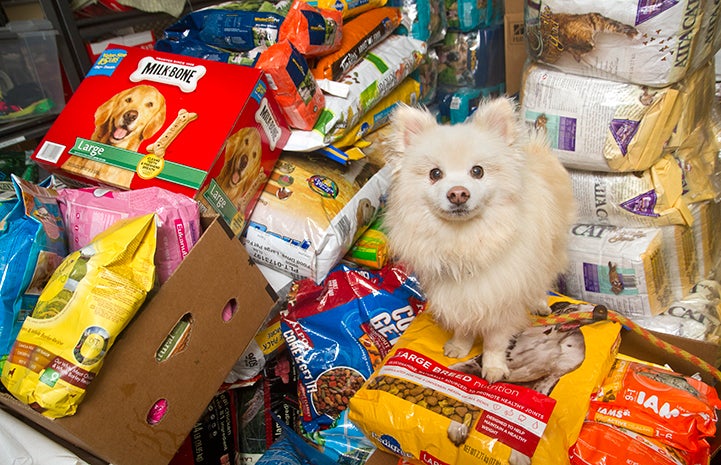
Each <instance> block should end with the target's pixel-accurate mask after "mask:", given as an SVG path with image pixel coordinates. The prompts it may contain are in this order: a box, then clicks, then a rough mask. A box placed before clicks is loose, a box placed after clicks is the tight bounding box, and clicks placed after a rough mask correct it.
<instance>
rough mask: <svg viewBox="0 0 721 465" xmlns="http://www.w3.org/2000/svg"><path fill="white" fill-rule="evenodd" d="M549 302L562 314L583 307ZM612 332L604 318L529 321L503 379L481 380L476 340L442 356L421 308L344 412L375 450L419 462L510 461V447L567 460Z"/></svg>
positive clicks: (612, 346)
mask: <svg viewBox="0 0 721 465" xmlns="http://www.w3.org/2000/svg"><path fill="white" fill-rule="evenodd" d="M550 299H551V302H549V303H556V302H557V301H559V302H562V303H563V304H564V305H565V306H566V308H565V310H564V311H566V312H567V311H569V308H572V307H578V310H584V309H585V310H589V308H584V307H591V306H590V304H585V303H582V302H578V301H574V300H571V299H568V298H566V297H556V296H554V297H551V298H550ZM619 331H620V325H618V324H617V323H613V322H611V321H600V322H592V321H580V320H579V321H575V322H571V323H565V324H557V325H550V326H532V327H530V328H529V329H527V330H526V331H524V332H522V333H521V334H519V335H517V336H516V338H515V340H514V341H513V342H512V344H510V345H509V352H508V356H507V361H508V363H509V367H510V370H511V375H510V380H509V381H508V382H497V383H493V384H489V383H488V382H487V381H485V380H484V379H483V378H481V377H480V374H479V373H480V364H479V362H480V357H479V355H480V354H481V353H482V348H481V345H480V344H477V345H476V346H474V348H473V349H472V351H471V353H470V355H469V356H468V358H465V359H461V360H459V359H451V358H448V357H446V356H445V355H443V345H444V344H445V342H446V341H447V340H448V339H449V338H450V333H448V332H446V331H444V330H443V329H441V328H440V327H439V326H438V325H437V324H436V323H435V321H434V320H433V318H432V315H431V314H430V313H428V312H424V313H421V314H420V315H419V316H417V317H416V318H415V319H414V320H413V322H412V323H411V324H410V326H409V327H408V328H407V329H406V331H405V332H404V333H403V336H401V338H400V339H399V340H398V342H397V343H396V344H395V345H394V346H393V349H392V350H391V352H390V353H389V354H388V356H387V357H386V358H385V359H384V361H383V364H382V365H381V367H380V368H379V369H377V370H376V371H375V372H374V373H373V375H372V376H371V377H370V378H369V379H368V381H367V382H366V383H365V384H364V385H363V387H361V388H360V389H359V390H358V391H357V392H356V394H355V395H354V396H353V397H352V398H351V399H350V404H349V418H350V420H351V421H352V422H353V423H355V424H356V425H357V426H358V427H359V428H360V430H361V431H363V433H364V434H365V435H366V437H368V438H369V439H370V440H371V441H373V442H374V443H375V444H376V446H378V447H379V448H380V449H381V450H384V451H387V452H390V453H394V454H396V455H399V456H403V457H412V458H414V459H416V460H419V461H421V462H423V463H445V464H449V465H466V464H468V465H470V464H478V463H495V464H507V463H509V461H511V460H512V462H511V463H519V462H517V461H516V460H518V459H521V460H522V458H521V457H518V455H519V454H520V455H525V456H527V457H532V458H533V461H534V463H543V464H551V463H552V464H559V465H560V464H568V463H569V459H568V449H569V447H571V445H573V443H574V442H575V440H576V438H577V437H578V433H579V431H580V429H581V425H582V423H583V419H584V416H585V412H586V411H587V409H588V404H589V397H590V395H591V393H592V392H593V391H594V389H595V388H596V387H597V386H598V385H599V384H600V382H601V381H602V379H603V377H604V376H605V375H606V373H607V372H608V369H609V367H610V366H611V363H612V362H613V357H614V355H615V353H616V351H617V343H618V340H619V339H618V337H619ZM514 380H515V381H514ZM379 406H380V407H379Z"/></svg>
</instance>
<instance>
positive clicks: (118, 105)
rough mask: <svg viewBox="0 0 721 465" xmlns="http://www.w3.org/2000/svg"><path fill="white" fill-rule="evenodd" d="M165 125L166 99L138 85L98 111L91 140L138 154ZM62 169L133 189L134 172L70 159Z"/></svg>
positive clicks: (148, 88) (149, 87)
mask: <svg viewBox="0 0 721 465" xmlns="http://www.w3.org/2000/svg"><path fill="white" fill-rule="evenodd" d="M164 123H165V97H164V96H163V94H162V93H160V91H158V90H157V89H156V88H155V87H153V86H150V85H145V84H141V85H137V86H134V87H131V88H129V89H125V90H123V91H121V92H118V93H116V94H115V95H113V96H112V97H110V98H109V99H108V100H107V101H106V102H105V103H103V104H102V105H100V106H99V107H98V108H97V109H96V110H95V120H94V124H95V129H94V131H93V135H92V136H91V137H90V139H91V140H93V141H96V142H101V143H103V144H107V145H111V146H113V147H118V148H121V149H126V150H132V151H133V152H137V151H138V149H139V148H140V144H141V143H142V142H143V141H144V140H147V139H150V138H151V137H153V136H154V135H155V133H157V132H158V130H160V128H161V127H162V126H163V124H164ZM63 169H64V170H66V171H69V172H72V173H77V174H80V175H83V176H86V177H91V178H94V179H97V180H98V181H101V182H106V183H109V184H113V185H116V186H119V187H126V188H128V187H130V181H131V180H132V178H133V175H134V173H135V172H134V171H130V170H125V169H122V168H118V167H115V166H111V165H106V164H104V163H100V162H97V161H94V160H89V159H86V158H82V157H78V156H71V157H70V158H69V159H68V161H66V162H65V163H64V164H63Z"/></svg>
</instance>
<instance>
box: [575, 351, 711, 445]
mask: <svg viewBox="0 0 721 465" xmlns="http://www.w3.org/2000/svg"><path fill="white" fill-rule="evenodd" d="M718 408H721V400H719V397H718V395H717V394H716V391H715V390H714V389H713V388H711V387H710V386H709V385H707V384H705V383H704V382H702V381H700V380H697V379H695V378H692V377H688V376H684V375H681V374H679V373H675V372H673V371H670V370H665V369H663V368H659V367H656V366H653V365H647V364H644V363H639V362H634V361H630V360H621V359H617V360H616V361H615V362H614V365H613V368H612V369H611V371H610V373H609V375H608V376H607V377H606V380H605V381H604V383H603V385H602V386H601V388H600V389H599V390H598V391H597V393H596V395H595V396H594V398H592V399H591V405H590V407H589V412H588V420H591V421H597V422H600V423H606V424H611V425H615V426H619V427H622V428H626V429H628V430H630V431H635V432H636V433H639V434H643V435H645V436H648V437H651V438H655V439H656V440H658V441H661V442H663V443H664V444H667V445H669V446H671V447H675V448H678V449H683V450H687V451H691V452H693V451H697V450H698V449H699V448H702V447H704V445H703V444H700V441H702V440H703V439H704V438H706V437H711V436H713V435H714V434H716V420H717V416H716V409H718Z"/></svg>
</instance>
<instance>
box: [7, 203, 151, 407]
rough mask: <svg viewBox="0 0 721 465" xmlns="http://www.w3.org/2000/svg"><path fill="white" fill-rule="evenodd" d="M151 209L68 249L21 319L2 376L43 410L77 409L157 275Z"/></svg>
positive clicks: (9, 387) (21, 396)
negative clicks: (82, 243) (35, 301)
mask: <svg viewBox="0 0 721 465" xmlns="http://www.w3.org/2000/svg"><path fill="white" fill-rule="evenodd" d="M155 247H156V224H155V214H154V213H151V214H148V215H143V216H139V217H134V218H128V219H124V220H120V221H118V222H116V223H114V224H113V225H112V226H111V227H110V228H108V229H107V230H105V231H103V232H102V233H100V234H98V235H97V236H95V238H94V239H93V240H92V241H91V242H90V244H88V245H87V246H86V247H83V248H82V249H80V250H77V251H75V252H73V253H71V254H70V255H68V256H67V257H66V258H65V259H64V260H63V262H62V263H61V264H60V266H58V268H57V269H56V270H55V272H54V273H53V275H52V276H51V277H50V280H49V281H48V284H47V285H46V286H45V288H44V289H43V291H42V293H41V294H40V297H39V300H38V303H37V305H36V306H35V309H34V310H33V313H32V314H31V315H30V316H29V317H28V318H27V319H26V320H25V321H24V322H23V325H22V327H21V328H20V332H19V334H18V336H17V339H16V341H15V343H14V344H13V347H12V349H11V350H10V355H9V356H8V359H7V362H6V363H5V365H4V366H3V371H2V377H1V378H0V380H1V381H2V383H3V384H4V385H5V387H6V388H7V390H8V391H10V393H11V394H13V395H14V396H15V397H16V398H18V399H19V400H21V401H22V402H24V403H26V404H29V405H30V406H32V407H33V408H34V409H36V410H38V411H39V412H40V413H42V414H43V415H45V416H47V417H50V418H60V417H64V416H67V415H72V414H74V413H75V412H76V410H77V406H78V404H79V403H80V402H81V401H82V399H83V398H84V396H85V391H86V389H87V387H88V385H89V384H90V383H91V382H92V380H93V379H94V378H95V376H96V375H97V374H98V372H99V371H100V368H101V366H102V364H103V361H104V359H105V355H106V354H107V352H108V350H109V349H110V347H111V346H112V345H113V343H114V342H115V338H116V337H117V336H118V335H119V334H120V332H121V331H122V330H123V329H124V328H125V326H126V325H127V324H128V323H129V322H130V320H131V319H132V318H133V316H134V315H135V313H136V312H137V311H138V309H139V308H140V306H141V305H142V304H143V302H144V301H145V297H146V296H147V294H148V292H149V291H150V290H151V289H152V288H153V284H154V282H155V265H154V263H153V257H154V255H155Z"/></svg>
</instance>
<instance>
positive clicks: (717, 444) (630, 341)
mask: <svg viewBox="0 0 721 465" xmlns="http://www.w3.org/2000/svg"><path fill="white" fill-rule="evenodd" d="M621 334H622V338H621V347H620V349H619V351H620V352H621V353H623V354H626V355H630V356H632V357H636V358H639V359H641V360H646V361H649V362H653V363H658V364H661V365H663V364H668V365H669V366H670V367H671V368H672V369H673V370H675V371H678V372H680V373H684V374H687V375H693V374H695V373H699V374H700V375H701V376H702V378H703V380H704V381H705V382H707V383H709V384H711V385H715V388H716V391H717V392H719V393H720V394H721V386H720V385H719V383H717V382H716V381H715V379H714V378H713V376H712V375H711V374H709V373H706V372H704V371H703V370H701V369H699V368H698V367H697V366H695V365H694V364H693V363H691V362H690V361H688V360H686V359H684V358H683V357H681V356H676V355H672V354H670V353H668V352H666V351H665V350H664V349H662V348H661V347H658V346H656V345H654V344H652V343H651V342H650V341H649V340H647V339H645V338H644V337H642V336H641V335H640V334H638V333H635V332H632V331H629V330H624V331H622V333H621ZM653 334H654V335H656V336H657V337H659V338H662V339H663V340H665V341H666V342H669V343H671V344H673V345H675V346H676V347H678V348H682V349H684V350H686V351H687V352H690V353H692V354H694V355H696V356H698V357H700V358H702V359H703V360H705V361H707V362H709V363H711V364H713V365H714V366H718V363H716V362H715V361H716V360H718V358H719V353H720V351H721V347H720V346H719V345H718V344H712V343H709V342H702V341H695V340H691V339H686V338H681V337H677V336H669V335H664V334H661V333H653ZM716 428H717V433H716V436H715V437H714V438H711V440H709V444H710V445H711V451H712V454H714V455H718V452H719V449H721V421H720V422H719V424H717V426H716ZM400 463H402V462H399V459H398V457H396V456H394V455H392V454H390V453H387V452H384V451H381V450H377V451H376V452H374V453H373V455H372V456H371V457H370V459H368V461H367V462H366V465H399V464H400Z"/></svg>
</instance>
